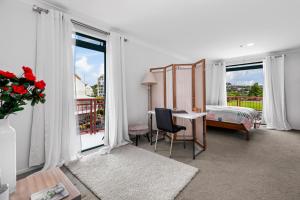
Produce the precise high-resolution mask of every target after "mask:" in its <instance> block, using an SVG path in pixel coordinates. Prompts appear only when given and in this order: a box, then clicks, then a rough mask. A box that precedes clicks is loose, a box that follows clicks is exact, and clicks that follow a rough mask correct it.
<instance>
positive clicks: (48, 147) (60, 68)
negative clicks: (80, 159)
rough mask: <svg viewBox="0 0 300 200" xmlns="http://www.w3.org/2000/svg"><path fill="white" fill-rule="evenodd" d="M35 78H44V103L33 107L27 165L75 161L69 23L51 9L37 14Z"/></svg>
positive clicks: (77, 148)
mask: <svg viewBox="0 0 300 200" xmlns="http://www.w3.org/2000/svg"><path fill="white" fill-rule="evenodd" d="M37 20H38V21H37V50H36V52H37V55H36V75H37V77H39V78H40V79H44V80H45V82H46V84H47V86H46V90H45V93H46V103H45V104H43V105H42V104H40V105H37V106H35V107H34V110H33V121H32V128H31V146H30V157H29V165H30V166H36V165H40V164H43V163H44V169H48V168H51V167H55V166H59V165H61V164H63V163H65V162H68V161H71V160H74V159H76V158H77V156H78V153H79V152H80V136H79V134H78V132H77V125H76V118H75V102H74V89H73V76H74V68H73V63H72V61H73V55H72V48H73V47H72V46H73V42H72V28H73V27H72V23H71V21H70V18H69V17H68V16H67V15H65V14H63V13H61V12H59V11H55V10H50V11H49V13H48V14H45V13H43V12H42V13H41V14H37Z"/></svg>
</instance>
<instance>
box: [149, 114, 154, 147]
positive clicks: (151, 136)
mask: <svg viewBox="0 0 300 200" xmlns="http://www.w3.org/2000/svg"><path fill="white" fill-rule="evenodd" d="M149 128H150V145H152V138H153V135H152V115H151V114H150V127H149Z"/></svg>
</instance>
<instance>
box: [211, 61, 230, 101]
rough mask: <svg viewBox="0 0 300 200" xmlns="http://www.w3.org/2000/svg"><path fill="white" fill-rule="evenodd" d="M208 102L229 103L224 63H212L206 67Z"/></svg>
mask: <svg viewBox="0 0 300 200" xmlns="http://www.w3.org/2000/svg"><path fill="white" fill-rule="evenodd" d="M206 104H207V105H221V106H226V105H227V95H226V69H225V64H224V63H218V64H212V65H209V66H207V68H206Z"/></svg>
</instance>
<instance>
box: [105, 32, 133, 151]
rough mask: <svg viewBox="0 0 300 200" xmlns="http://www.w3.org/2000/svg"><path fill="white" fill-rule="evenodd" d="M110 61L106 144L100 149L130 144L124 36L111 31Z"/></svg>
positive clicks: (107, 73)
mask: <svg viewBox="0 0 300 200" xmlns="http://www.w3.org/2000/svg"><path fill="white" fill-rule="evenodd" d="M107 60H108V63H107V70H106V77H107V86H106V88H107V89H106V107H105V109H106V112H105V136H104V145H105V147H104V148H102V149H101V150H100V151H102V152H103V153H109V152H110V150H111V149H113V148H115V147H119V146H122V145H125V144H128V143H129V141H130V139H129V135H128V119H127V102H126V87H125V62H124V37H123V36H121V35H119V34H117V33H113V32H112V33H111V34H110V36H109V39H108V59H107Z"/></svg>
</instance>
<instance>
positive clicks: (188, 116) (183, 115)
mask: <svg viewBox="0 0 300 200" xmlns="http://www.w3.org/2000/svg"><path fill="white" fill-rule="evenodd" d="M148 114H149V115H150V140H151V141H150V144H151V145H152V115H155V111H153V110H151V111H148ZM206 115H207V113H204V112H201V113H196V112H189V113H173V114H172V116H173V117H178V118H183V119H188V120H190V121H191V123H192V129H193V130H192V131H193V139H192V142H193V159H195V157H196V156H197V155H199V154H200V153H201V152H202V151H199V152H197V153H196V149H195V144H198V143H197V142H196V119H197V118H202V119H203V144H198V145H199V146H200V147H202V148H203V151H205V150H206Z"/></svg>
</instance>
